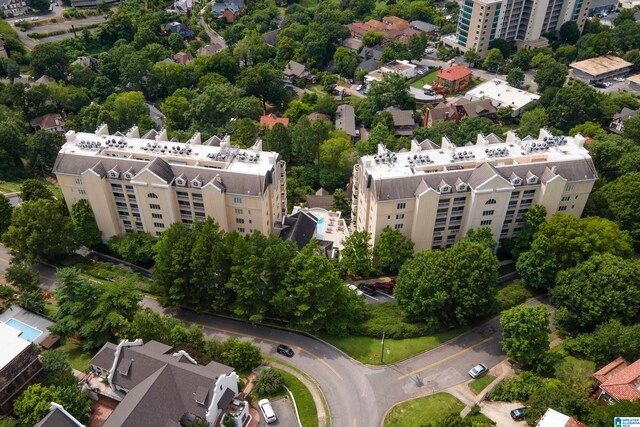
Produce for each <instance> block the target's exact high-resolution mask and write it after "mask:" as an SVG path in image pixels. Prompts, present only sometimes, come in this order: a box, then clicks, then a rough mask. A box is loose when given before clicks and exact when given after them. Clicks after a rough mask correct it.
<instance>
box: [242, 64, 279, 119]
mask: <svg viewBox="0 0 640 427" xmlns="http://www.w3.org/2000/svg"><path fill="white" fill-rule="evenodd" d="M237 84H238V87H240V88H241V89H243V90H244V91H245V93H246V94H247V95H249V96H256V97H258V98H260V99H261V100H262V106H263V108H264V109H265V110H266V108H267V102H269V103H271V104H274V105H276V106H283V105H285V104H286V103H287V102H288V100H289V93H288V92H287V91H286V89H285V88H284V86H283V85H282V72H281V71H280V70H278V69H276V68H275V67H274V66H273V65H271V64H268V63H262V64H258V65H255V66H253V67H247V68H245V69H243V70H242V72H241V73H240V77H239V78H238V82H237Z"/></svg>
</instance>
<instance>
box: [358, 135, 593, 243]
mask: <svg viewBox="0 0 640 427" xmlns="http://www.w3.org/2000/svg"><path fill="white" fill-rule="evenodd" d="M584 141H585V139H584V138H583V137H582V136H581V135H576V136H575V137H569V136H553V135H551V134H550V133H548V132H547V131H546V130H541V131H540V135H539V137H538V138H537V139H535V138H532V137H526V138H523V139H520V138H519V137H518V136H517V135H516V134H514V133H513V132H509V133H508V134H507V138H506V141H503V140H501V139H500V138H498V137H497V136H495V135H493V134H491V135H488V136H483V135H478V137H477V141H476V143H475V144H471V143H469V144H467V145H465V146H463V147H456V146H455V145H453V144H452V143H450V142H449V141H448V140H447V139H446V138H443V141H442V146H441V147H438V146H436V145H435V144H434V143H433V142H431V141H429V140H425V141H423V142H422V143H418V142H417V141H413V142H412V146H411V149H410V150H409V151H406V152H400V153H394V152H391V151H388V150H387V149H386V148H385V147H384V146H382V145H380V146H379V147H378V154H377V155H370V156H365V157H362V158H361V159H360V160H359V161H358V163H357V164H356V165H355V166H354V169H353V195H352V224H354V226H355V228H356V229H357V230H366V231H369V232H370V233H371V235H372V240H373V241H372V243H374V244H375V242H376V240H377V239H378V238H379V236H380V232H381V231H382V230H383V229H384V228H385V227H390V228H392V229H396V230H400V231H401V232H402V233H403V234H404V235H405V236H407V237H408V238H410V239H411V240H413V242H414V243H415V249H416V250H422V249H438V248H444V247H447V246H450V245H452V244H453V243H455V242H456V241H457V240H459V239H460V238H462V237H464V235H465V234H466V232H467V230H469V229H477V228H480V227H489V228H490V229H491V231H492V232H493V235H494V237H495V238H496V240H498V242H499V243H501V241H502V240H503V239H506V238H511V237H513V236H514V235H515V233H517V232H518V231H519V230H520V229H521V228H522V225H523V216H524V214H525V212H527V210H528V209H529V208H530V207H531V206H533V205H536V204H538V205H543V206H545V208H546V209H547V215H548V216H551V215H553V214H554V213H556V212H563V213H565V214H572V215H576V216H580V215H581V214H582V210H583V209H584V206H585V203H586V201H587V198H588V197H589V193H590V192H591V189H592V187H593V184H594V182H595V180H596V179H597V176H596V171H595V167H594V165H593V162H592V160H591V157H590V156H589V154H588V152H587V150H586V149H585V148H584V146H583V144H584Z"/></svg>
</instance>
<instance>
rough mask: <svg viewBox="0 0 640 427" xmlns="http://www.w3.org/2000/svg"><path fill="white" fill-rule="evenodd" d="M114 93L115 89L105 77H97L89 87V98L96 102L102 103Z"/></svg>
mask: <svg viewBox="0 0 640 427" xmlns="http://www.w3.org/2000/svg"><path fill="white" fill-rule="evenodd" d="M114 92H115V87H114V86H113V83H112V82H111V80H109V79H108V78H107V77H105V76H100V75H99V76H97V77H96V79H95V81H94V82H93V86H92V87H91V96H93V98H94V99H95V100H96V101H98V102H101V103H102V102H104V101H106V99H107V98H108V97H109V96H110V95H111V94H113V93H114Z"/></svg>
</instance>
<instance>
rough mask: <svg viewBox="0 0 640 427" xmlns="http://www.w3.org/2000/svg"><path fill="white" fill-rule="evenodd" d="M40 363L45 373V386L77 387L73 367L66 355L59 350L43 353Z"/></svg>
mask: <svg viewBox="0 0 640 427" xmlns="http://www.w3.org/2000/svg"><path fill="white" fill-rule="evenodd" d="M40 363H42V369H43V371H44V375H45V378H44V381H43V382H42V384H43V385H45V386H48V385H55V386H59V387H66V386H75V385H76V377H75V376H74V375H73V371H72V370H71V365H69V362H68V361H67V357H66V355H65V354H64V353H63V352H62V351H61V350H58V349H54V350H47V351H43V352H42V353H41V354H40Z"/></svg>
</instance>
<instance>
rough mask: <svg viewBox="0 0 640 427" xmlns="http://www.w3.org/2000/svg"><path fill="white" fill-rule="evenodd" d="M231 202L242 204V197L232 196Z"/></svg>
mask: <svg viewBox="0 0 640 427" xmlns="http://www.w3.org/2000/svg"><path fill="white" fill-rule="evenodd" d="M233 204H234V205H241V204H242V197H234V198H233Z"/></svg>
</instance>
